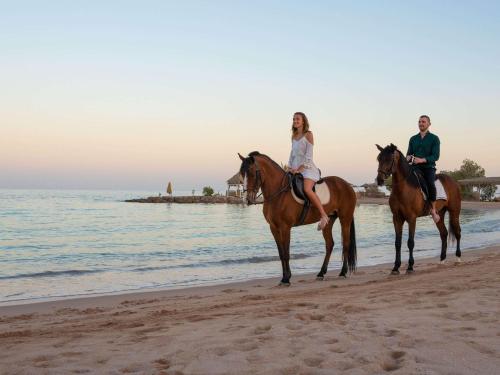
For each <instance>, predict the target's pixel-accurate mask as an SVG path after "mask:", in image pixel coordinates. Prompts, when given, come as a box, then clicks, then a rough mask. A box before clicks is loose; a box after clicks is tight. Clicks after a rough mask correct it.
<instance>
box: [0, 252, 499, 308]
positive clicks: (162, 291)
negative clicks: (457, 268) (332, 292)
mask: <svg viewBox="0 0 500 375" xmlns="http://www.w3.org/2000/svg"><path fill="white" fill-rule="evenodd" d="M497 249H498V250H500V244H498V245H493V246H486V247H479V248H473V249H462V258H463V257H464V254H467V255H469V254H471V253H472V254H479V255H480V254H482V253H483V252H490V251H494V250H497ZM404 255H405V252H404V251H402V266H401V267H402V268H401V269H402V270H403V269H404V265H405V258H404ZM438 258H439V251H438V250H436V256H434V257H426V258H420V259H418V258H417V259H416V260H415V262H416V264H417V265H418V264H419V263H420V264H425V265H428V264H430V263H432V262H433V261H436V263H437V261H438ZM454 260H455V255H454V252H453V251H451V249H448V256H447V262H454ZM392 266H393V263H392V262H389V263H380V264H375V265H367V266H361V267H358V268H357V270H356V273H361V274H364V273H366V272H370V271H374V270H377V271H378V270H379V269H388V270H389V269H390V268H392ZM337 272H338V270H337V269H330V270H329V271H328V275H327V276H326V278H327V279H329V280H331V279H335V278H336V273H337ZM356 273H354V274H352V275H351V276H350V277H348V278H347V279H349V278H353V277H356ZM403 273H404V272H402V274H403ZM280 277H281V274H280V270H279V267H278V268H276V276H273V277H262V278H252V279H248V280H242V281H229V282H226V283H219V282H215V283H213V284H212V283H208V284H204V285H193V286H179V287H174V288H158V289H156V288H141V289H137V290H133V291H121V292H110V293H97V294H86V295H79V296H68V297H53V298H51V297H47V299H46V300H41V301H40V300H36V299H35V300H29V299H28V300H25V301H26V302H19V301H13V303H9V301H6V302H3V303H2V302H0V317H1V316H2V315H4V316H10V315H13V314H19V313H21V314H31V313H38V312H49V311H50V310H52V309H56V308H68V307H70V306H71V307H73V308H76V307H82V308H83V307H88V305H95V304H96V303H98V304H101V305H103V306H108V305H113V304H115V303H116V302H118V301H121V300H124V299H126V300H134V299H142V298H158V297H175V296H176V295H179V294H196V293H197V292H204V291H205V290H209V289H210V290H212V289H213V290H214V291H215V290H219V289H227V288H244V287H252V286H254V285H256V284H261V283H263V284H266V285H267V286H276V285H278V283H279V279H280ZM315 278H316V272H313V273H304V274H296V275H293V279H301V280H302V279H315ZM293 279H292V284H294V280H293ZM296 282H297V281H296V280H295V283H296ZM16 302H17V303H16Z"/></svg>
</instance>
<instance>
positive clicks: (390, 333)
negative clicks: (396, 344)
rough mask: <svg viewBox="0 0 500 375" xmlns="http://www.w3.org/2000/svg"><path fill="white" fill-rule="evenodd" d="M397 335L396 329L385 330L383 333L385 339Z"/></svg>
mask: <svg viewBox="0 0 500 375" xmlns="http://www.w3.org/2000/svg"><path fill="white" fill-rule="evenodd" d="M398 333H399V331H398V330H397V329H386V330H385V332H384V334H383V335H384V336H385V337H393V336H396V335H397V334H398Z"/></svg>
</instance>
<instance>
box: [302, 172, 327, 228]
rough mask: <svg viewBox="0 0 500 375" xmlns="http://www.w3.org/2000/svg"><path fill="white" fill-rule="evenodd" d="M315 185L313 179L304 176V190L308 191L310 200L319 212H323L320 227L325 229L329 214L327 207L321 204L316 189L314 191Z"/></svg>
mask: <svg viewBox="0 0 500 375" xmlns="http://www.w3.org/2000/svg"><path fill="white" fill-rule="evenodd" d="M313 186H314V181H313V180H311V179H309V178H304V192H305V193H306V195H307V197H308V198H309V200H310V201H311V202H312V203H313V204H314V206H315V207H316V208H317V209H318V210H319V213H320V214H321V221H320V229H323V228H324V226H325V225H326V224H327V223H328V215H327V214H326V212H325V209H324V208H323V205H322V204H321V202H320V200H319V198H318V196H317V195H316V193H315V192H314V191H312V188H313Z"/></svg>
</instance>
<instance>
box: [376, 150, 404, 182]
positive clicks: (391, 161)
mask: <svg viewBox="0 0 500 375" xmlns="http://www.w3.org/2000/svg"><path fill="white" fill-rule="evenodd" d="M375 146H377V148H378V149H379V151H380V153H379V154H378V156H377V161H378V169H377V178H376V181H377V185H378V186H382V185H383V184H384V180H385V179H387V178H389V176H390V175H391V174H393V173H394V172H395V171H396V163H397V161H398V159H399V152H398V148H397V147H396V146H395V145H393V144H392V143H391V144H390V145H389V146H386V147H385V148H382V147H381V146H379V145H375Z"/></svg>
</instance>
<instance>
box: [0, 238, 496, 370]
mask: <svg viewBox="0 0 500 375" xmlns="http://www.w3.org/2000/svg"><path fill="white" fill-rule="evenodd" d="M450 253H451V252H449V257H448V261H447V264H446V265H444V266H442V265H439V264H438V258H437V255H438V251H436V257H435V258H432V259H426V260H417V263H416V272H415V273H414V274H412V275H405V274H401V275H400V276H390V275H389V270H390V268H391V266H390V265H379V266H372V267H364V268H360V269H358V271H357V273H356V274H354V275H351V276H350V277H349V278H348V279H340V278H338V277H336V274H337V272H338V271H337V270H334V271H331V273H330V274H328V277H327V278H326V280H325V281H316V280H315V277H314V275H301V276H295V277H293V278H292V286H291V287H278V286H277V285H276V284H277V282H278V280H279V277H278V275H279V266H278V265H277V266H276V267H277V268H276V271H277V277H276V278H273V279H266V280H253V281H248V282H243V283H234V284H229V285H219V286H210V287H198V288H188V289H182V290H170V291H155V292H143V293H134V294H124V295H113V296H101V297H91V298H80V299H75V300H64V301H55V302H44V303H32V304H26V305H18V306H3V307H0V349H1V350H0V364H1V369H2V374H71V373H96V374H124V373H137V374H236V373H238V374H332V373H333V374H336V373H348V374H381V373H386V372H391V373H395V374H494V373H498V372H497V371H498V368H499V367H500V324H499V323H500V298H499V296H500V246H497V247H492V248H488V249H484V250H473V251H465V252H464V253H463V256H462V258H463V262H462V263H460V264H455V263H454V260H455V257H454V255H453V254H450ZM403 254H404V259H405V260H406V255H407V253H406V252H405V253H403ZM336 255H338V253H336Z"/></svg>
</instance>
